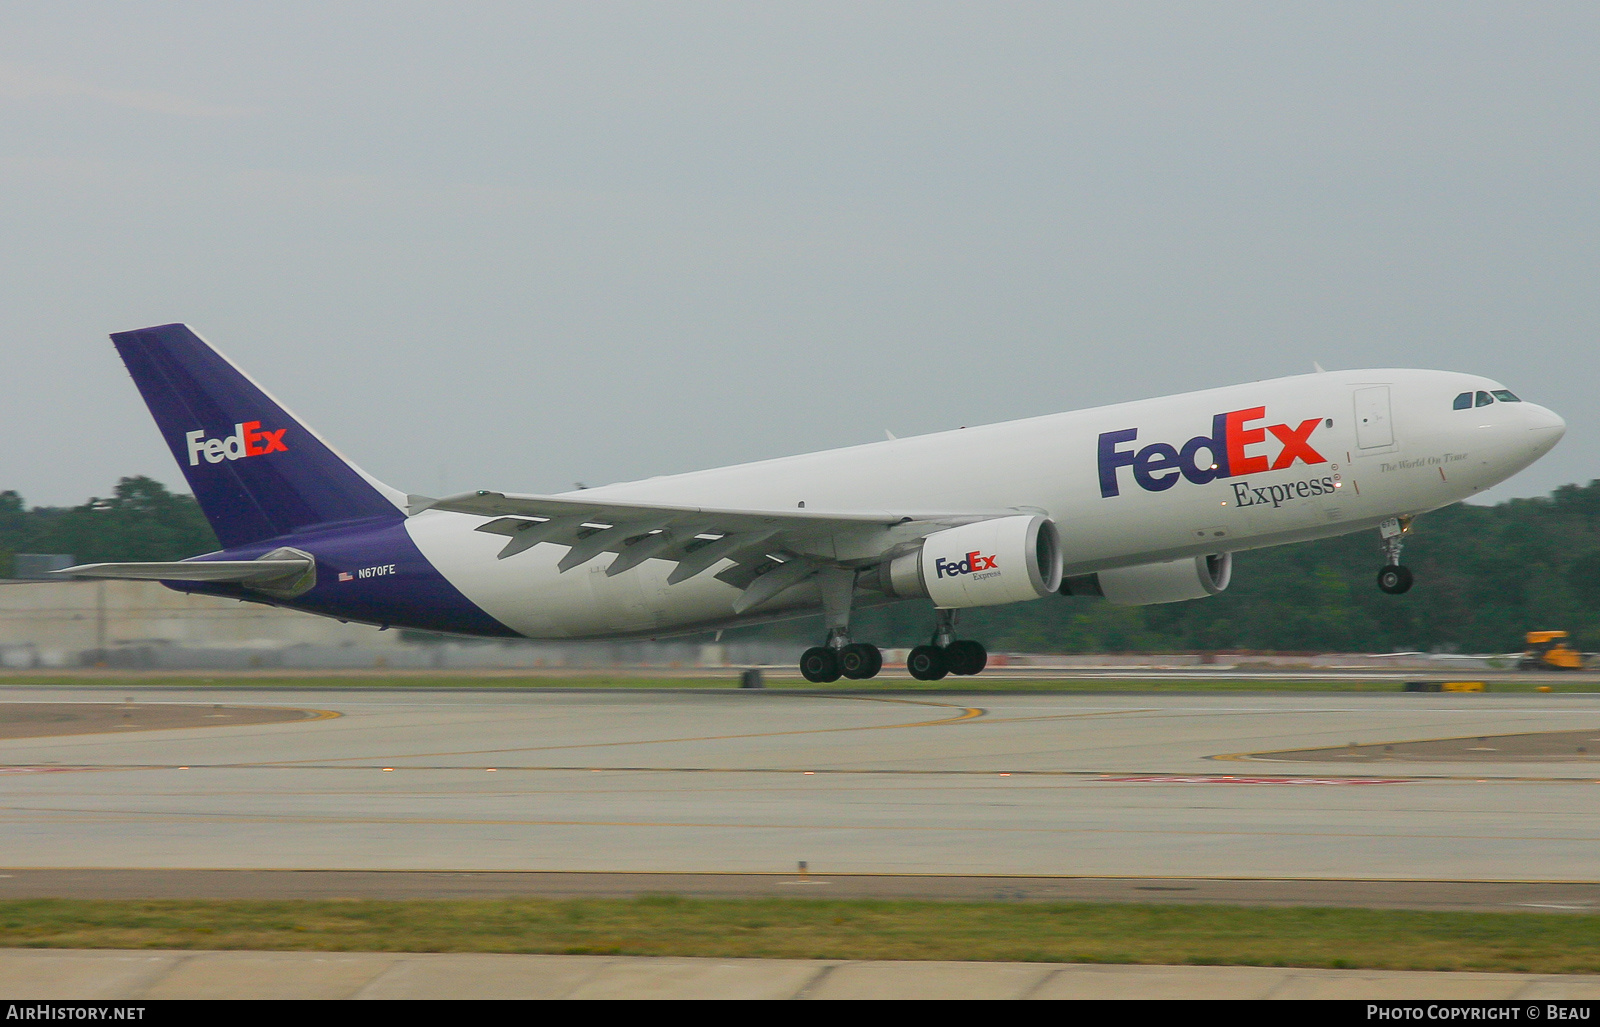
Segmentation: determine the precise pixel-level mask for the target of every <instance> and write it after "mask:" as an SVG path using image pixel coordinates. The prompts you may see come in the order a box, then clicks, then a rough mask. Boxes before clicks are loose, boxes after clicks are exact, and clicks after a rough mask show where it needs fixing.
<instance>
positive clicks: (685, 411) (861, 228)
mask: <svg viewBox="0 0 1600 1027" xmlns="http://www.w3.org/2000/svg"><path fill="white" fill-rule="evenodd" d="M1597 53H1600V5H1596V4H1594V3H1592V2H1584V3H1559V2H1549V0H1541V2H1540V3H1536V4H1529V3H1505V4H1482V3H1467V2H1451V3H1438V4H1409V3H1394V2H1385V3H1374V4H1360V3H1346V2H1340V3H1327V4H1306V3H1295V4H1287V3H1282V2H1270V3H1259V4H1217V3H1206V4H1188V3H1176V2H1163V3H1156V4H1108V3H1104V2H1096V3H1086V4H1072V3H1063V2H1060V0H1055V2H1050V3H1039V4H1034V3H1021V2H1011V3H982V4H979V3H964V4H944V3H932V2H927V0H922V2H916V3H906V4H890V3H864V2H861V0H853V2H849V3H837V4H835V3H823V2H814V0H813V2H806V3H793V4H783V3H774V2H770V0H769V2H760V3H728V4H723V3H698V2H696V3H690V2H684V3H640V4H630V3H600V2H593V0H590V2H582V3H529V2H518V3H509V4H499V3H450V4H443V3H438V4H416V3H398V2H394V0H384V2H373V3H357V2H350V3H334V2H329V0H318V2H315V3H287V2H282V3H251V4H218V3H214V2H203V3H182V4H180V3H155V2H150V3H116V4H110V3H108V4H92V3H72V2H49V3H20V2H12V3H7V4H5V5H4V6H0V241H3V246H0V354H3V356H4V364H3V367H4V394H3V395H4V400H3V406H0V432H3V434H4V438H5V444H4V447H3V449H0V454H3V455H0V488H14V489H17V490H19V491H20V492H22V494H23V496H24V497H25V498H26V499H27V500H28V501H29V502H30V503H35V504H75V503H81V502H83V501H84V500H85V499H86V498H87V497H88V496H89V495H91V494H95V495H105V494H108V493H109V492H110V490H111V487H112V485H113V483H114V482H115V480H116V479H117V478H118V477H119V476H122V475H128V474H148V475H151V476H153V477H156V478H159V479H161V480H163V481H165V482H168V483H169V484H171V485H173V486H174V487H175V488H178V489H180V490H185V491H186V488H185V486H183V484H182V478H181V476H180V475H179V473H178V470H177V468H176V466H175V465H174V464H173V461H172V459H171V457H170V456H169V455H168V453H167V451H166V450H165V448H164V447H163V446H162V445H161V442H160V439H159V437H158V436H157V434H156V432H155V429H154V426H153V425H152V423H151V422H150V420H149V417H148V415H147V414H146V413H145V411H144V408H143V406H142V404H141V403H140V401H139V399H138V396H137V394H136V392H135V391H134V388H133V386H132V384H131V382H129V380H128V378H127V376H126V374H125V372H124V371H123V369H122V366H121V364H120V362H119V361H118V360H117V358H116V356H115V353H114V351H113V350H112V348H111V344H110V343H109V341H108V340H107V339H106V334H107V333H108V332H112V331H118V330H122V329H128V328H136V327H142V326H145V325H151V324H158V323H163V322H167V321H186V322H188V323H190V324H191V325H193V326H195V327H196V328H197V329H198V330H199V331H200V332H201V333H202V334H204V335H206V336H207V337H208V338H209V339H210V340H211V341H212V342H214V343H216V344H217V345H218V346H219V347H220V348H221V349H222V350H223V351H224V352H226V353H228V354H229V355H230V356H232V357H233V358H234V359H235V360H236V361H238V362H240V363H241V364H242V365H243V366H244V367H245V368H246V369H247V370H248V371H250V372H251V373H252V374H253V375H254V376H255V377H256V378H257V379H258V380H260V381H261V382H262V383H263V384H264V385H266V387H267V388H268V389H270V390H272V391H273V392H275V393H276V394H277V395H278V396H279V398H280V399H282V400H283V401H284V402H285V403H286V404H287V405H288V406H290V407H291V408H292V409H294V410H295V411H296V412H297V413H298V414H300V415H301V416H302V417H303V418H304V419H305V420H307V421H308V422H309V423H310V424H312V425H313V426H315V427H316V428H318V429H319V430H320V431H322V432H323V433H324V434H325V435H326V436H327V437H329V438H330V439H331V440H332V441H333V442H334V444H335V445H337V446H339V447H340V448H341V449H343V450H344V451H345V452H346V453H347V454H349V455H350V456H351V457H352V458H354V459H355V460H356V461H358V462H359V463H361V464H363V465H364V466H365V467H366V468H367V469H368V470H370V471H371V472H373V473H374V474H377V475H378V476H379V477H381V478H383V479H384V480H386V481H389V482H390V483H392V484H394V485H395V486H397V487H399V488H402V489H405V490H409V491H413V492H426V493H437V492H440V491H461V490H465V489H469V488H496V489H509V490H516V491H553V490H558V489H565V488H570V487H571V486H572V484H573V483H574V482H576V481H583V482H586V483H588V484H591V485H592V484H599V483H603V482H610V481H620V480H626V479H631V478H638V477H645V476H649V475H653V474H663V473H670V472H675V471H685V470H691V469H694V468H699V467H707V466H716V465H719V464H725V463H732V462H736V461H743V460H751V459H759V458H763V457H769V456H779V455H783V454H788V453H796V452H804V451H808V450H814V449H822V448H828V447H833V446H840V445H849V444H853V443H857V442H869V441H875V440H877V439H881V438H882V437H883V431H884V429H885V428H888V429H891V430H893V431H894V432H895V433H896V434H898V435H909V434H915V433H921V432H928V431H934V430H939V429H943V428H950V427H955V426H958V425H963V424H975V423H983V422H988V421H998V420H1007V419H1011V418H1015V417H1022V416H1028V415H1033V414H1041V413H1049V412H1054V411H1059V410H1067V409H1073V408H1078V407H1084V406H1092V405H1097V404H1100V403H1109V402H1115V401H1119V400H1127V399H1136V398H1141V397H1146V396H1156V395H1162V394H1167V393H1172V392H1180V391H1185V390H1189V389H1194V388H1203V387H1209V386H1214V385H1224V384H1229V383H1232V382H1236V381H1243V380H1249V379H1255V378H1265V377H1274V376H1278V375H1283V374H1295V373H1300V372H1302V371H1306V370H1309V369H1310V367H1311V363H1312V361H1313V360H1317V361H1321V363H1322V364H1323V365H1324V366H1326V367H1328V368H1340V367H1371V366H1380V367H1381V366H1396V365H1398V366H1411V367H1436V368H1449V369H1459V370H1466V371H1474V372H1479V373H1483V374H1487V375H1491V376H1495V377H1497V378H1500V379H1502V380H1503V381H1504V382H1505V383H1506V384H1507V385H1508V386H1510V387H1511V388H1512V389H1514V390H1516V391H1517V392H1519V393H1520V394H1522V395H1523V396H1524V397H1525V398H1527V399H1531V400H1536V401H1539V402H1542V403H1545V404H1547V405H1549V406H1551V407H1553V408H1554V409H1556V410H1557V411H1559V412H1560V413H1561V414H1562V415H1563V416H1565V417H1566V418H1567V420H1568V423H1569V425H1570V428H1569V431H1568V435H1567V438H1566V440H1565V441H1564V442H1563V443H1562V444H1561V446H1560V447H1558V448H1557V449H1556V451H1555V452H1554V453H1552V454H1551V455H1550V456H1549V457H1547V458H1545V460H1544V461H1542V462H1541V463H1539V464H1538V465H1536V466H1535V467H1534V468H1532V469H1531V470H1529V471H1527V472H1525V473H1524V474H1523V475H1521V476H1519V477H1518V478H1516V479H1514V480H1513V481H1512V482H1510V483H1508V484H1507V485H1506V486H1502V487H1501V488H1500V489H1498V490H1496V493H1495V495H1496V496H1508V495H1535V494H1541V493H1544V492H1547V491H1548V490H1549V489H1551V488H1552V487H1554V486H1556V485H1559V484H1562V483H1565V482H1571V481H1578V482H1587V481H1589V480H1590V479H1592V478H1596V477H1600V471H1597V470H1596V467H1597V463H1600V417H1597V416H1596V415H1595V413H1594V410H1593V407H1594V405H1595V404H1594V402H1593V398H1592V392H1593V383H1594V382H1595V380H1596V377H1597V375H1596V371H1597V369H1600V353H1597V346H1596V339H1597V335H1600V331H1597V326H1600V268H1597V254H1600V188H1597V181H1600V179H1597V170H1600V146H1597V143H1600V116H1597V115H1600V111H1597V109H1596V100H1597V96H1600V74H1597V65H1596V59H1597V58H1596V54H1597ZM952 473H958V472H957V469H952Z"/></svg>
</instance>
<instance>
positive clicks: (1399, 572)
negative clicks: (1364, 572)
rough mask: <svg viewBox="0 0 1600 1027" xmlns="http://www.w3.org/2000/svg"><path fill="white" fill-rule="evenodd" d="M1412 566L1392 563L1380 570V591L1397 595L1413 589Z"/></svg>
mask: <svg viewBox="0 0 1600 1027" xmlns="http://www.w3.org/2000/svg"><path fill="white" fill-rule="evenodd" d="M1411 581H1412V578H1411V568H1409V567H1402V566H1400V565H1399V564H1397V563H1391V564H1389V565H1388V566H1387V567H1385V568H1384V569H1383V570H1381V571H1379V572H1378V591H1380V592H1387V593H1388V594H1389V595H1392V596H1397V595H1400V594H1402V593H1404V592H1409V591H1410V590H1411Z"/></svg>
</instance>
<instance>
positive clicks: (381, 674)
mask: <svg viewBox="0 0 1600 1027" xmlns="http://www.w3.org/2000/svg"><path fill="white" fill-rule="evenodd" d="M1460 679H1461V680H1485V681H1487V682H1488V688H1489V691H1491V692H1536V691H1537V690H1538V689H1539V688H1540V687H1541V686H1547V687H1549V688H1550V690H1551V691H1553V692H1595V691H1600V683H1596V682H1593V681H1540V680H1517V679H1499V678H1495V677H1485V678H1474V677H1473V675H1470V674H1463V675H1460ZM738 684H739V679H738V677H737V675H736V674H735V673H734V672H731V671H730V672H727V673H725V674H721V675H702V676H694V677H665V676H655V675H651V674H648V673H641V674H636V675H635V674H597V675H577V674H571V675H560V676H556V675H548V674H519V673H516V672H509V671H496V672H485V673H475V674H459V673H458V674H448V673H446V674H427V673H394V672H392V671H381V670H370V671H359V672H351V673H342V674H330V673H308V674H295V675H291V674H275V673H271V672H261V671H252V672H246V673H229V672H226V671H214V672H207V673H203V674H162V673H116V672H106V671H91V672H72V671H63V672H60V673H45V674H40V673H30V674H0V687H19V688H36V687H42V686H52V685H58V686H71V687H78V688H83V687H101V688H108V689H117V688H203V687H205V686H208V685H212V686H219V687H235V688H252V689H321V688H351V689H396V690H406V689H419V690H420V689H441V688H472V689H496V688H505V689H530V688H531V689H604V688H617V689H687V690H700V689H736V688H737V687H738ZM1403 687H1404V683H1403V681H1400V680H1362V679H1352V678H1325V679H1321V680H1295V681H1290V680H1276V679H1272V678H1203V679H1188V678H1183V677H1174V678H1167V679H1160V680H1131V679H1115V678H1093V679H1049V678H1032V679H1026V678H1015V679H1013V678H1002V677H978V678H946V679H944V680H943V681H936V682H922V681H914V680H912V679H911V678H909V677H906V676H905V675H904V674H903V673H901V672H897V671H890V672H888V673H886V674H885V675H884V676H882V677H879V678H875V679H873V680H871V681H846V680H839V681H835V682H833V683H832V684H826V685H816V684H812V683H810V682H808V681H805V680H803V679H801V678H799V677H794V678H788V677H782V678H780V677H774V676H770V675H769V676H768V677H767V679H766V689H767V690H768V691H775V692H813V693H814V692H839V693H869V694H870V693H879V692H881V693H893V694H913V693H926V694H929V695H938V694H941V693H959V694H962V695H984V694H996V695H1003V694H1007V693H1018V692H1022V693H1063V694H1086V695H1094V694H1102V695H1103V694H1107V693H1127V694H1141V693H1142V694H1150V693H1199V694H1204V693H1231V692H1280V693H1294V692H1398V691H1401V690H1402V689H1403Z"/></svg>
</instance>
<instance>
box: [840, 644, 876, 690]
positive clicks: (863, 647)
mask: <svg viewBox="0 0 1600 1027" xmlns="http://www.w3.org/2000/svg"><path fill="white" fill-rule="evenodd" d="M882 669H883V653H881V652H879V651H878V647H877V646H875V645H870V644H868V643H866V642H854V643H851V644H850V645H847V646H845V647H844V648H843V649H840V650H839V672H840V673H841V674H843V675H844V676H845V677H847V678H850V679H852V680H855V681H860V680H863V679H865V678H870V677H873V676H874V675H876V674H877V673H878V671H880V670H882Z"/></svg>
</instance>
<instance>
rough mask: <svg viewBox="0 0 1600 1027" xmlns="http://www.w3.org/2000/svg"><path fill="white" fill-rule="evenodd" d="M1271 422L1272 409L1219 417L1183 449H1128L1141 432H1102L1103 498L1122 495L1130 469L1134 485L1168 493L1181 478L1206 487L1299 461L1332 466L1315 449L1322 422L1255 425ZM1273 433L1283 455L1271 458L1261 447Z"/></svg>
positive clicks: (1162, 444) (1158, 444) (1153, 446)
mask: <svg viewBox="0 0 1600 1027" xmlns="http://www.w3.org/2000/svg"><path fill="white" fill-rule="evenodd" d="M1266 419H1267V408H1266V407H1251V408H1250V409H1248V410H1230V411H1229V412H1227V413H1225V414H1217V415H1215V416H1214V417H1212V418H1211V434H1210V435H1196V436H1195V437H1194V438H1192V439H1190V440H1189V441H1188V442H1185V443H1184V444H1183V446H1182V448H1179V447H1177V446H1174V445H1172V444H1171V443H1167V442H1152V443H1150V444H1149V445H1148V446H1144V447H1134V446H1129V447H1128V448H1127V449H1122V448H1120V447H1121V446H1123V445H1124V444H1125V443H1131V442H1133V441H1134V440H1135V439H1137V438H1138V437H1139V429H1137V428H1124V429H1122V430H1121V431H1108V432H1102V433H1101V434H1100V497H1101V498H1102V499H1109V498H1111V497H1112V496H1115V495H1120V494H1121V493H1120V489H1119V485H1120V481H1119V479H1118V477H1117V472H1118V471H1119V470H1121V469H1122V468H1124V467H1129V468H1132V469H1133V481H1134V484H1136V485H1138V486H1139V487H1140V488H1142V489H1144V490H1145V491H1146V492H1165V491H1166V490H1167V489H1170V488H1171V487H1172V486H1174V485H1176V484H1178V480H1179V479H1180V478H1184V479H1188V480H1189V481H1191V482H1193V483H1194V484H1196V485H1204V484H1205V483H1206V482H1209V481H1216V480H1217V479H1219V478H1238V477H1242V476H1243V475H1246V474H1259V473H1261V472H1262V471H1281V470H1283V469H1285V468H1287V467H1291V466H1293V465H1294V464H1295V462H1296V461H1298V462H1300V463H1303V464H1308V465H1310V464H1325V463H1327V462H1328V461H1327V460H1326V459H1325V458H1324V457H1323V456H1322V454H1321V453H1318V452H1317V451H1316V450H1315V449H1313V448H1312V446H1311V433H1312V432H1314V431H1316V430H1317V426H1318V425H1320V424H1321V423H1322V418H1320V417H1312V418H1308V419H1307V420H1304V421H1301V422H1300V424H1299V426H1298V427H1292V426H1290V425H1287V424H1268V425H1264V426H1261V427H1251V425H1252V424H1253V423H1255V422H1257V421H1265V420H1266ZM1268 435H1271V436H1272V437H1273V438H1274V439H1276V440H1277V441H1278V442H1279V443H1280V444H1281V445H1280V448H1279V450H1278V452H1277V453H1276V454H1272V455H1271V456H1270V457H1269V454H1268V452H1267V451H1265V450H1263V449H1261V448H1258V447H1261V446H1264V445H1266V444H1267V436H1268Z"/></svg>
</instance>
